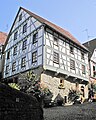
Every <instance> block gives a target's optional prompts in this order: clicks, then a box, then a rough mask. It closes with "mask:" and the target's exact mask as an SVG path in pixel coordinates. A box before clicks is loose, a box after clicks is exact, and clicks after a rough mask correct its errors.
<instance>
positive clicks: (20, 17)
mask: <svg viewBox="0 0 96 120" xmlns="http://www.w3.org/2000/svg"><path fill="white" fill-rule="evenodd" d="M21 20H22V13H21V14H20V15H19V21H21Z"/></svg>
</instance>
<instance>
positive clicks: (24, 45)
mask: <svg viewBox="0 0 96 120" xmlns="http://www.w3.org/2000/svg"><path fill="white" fill-rule="evenodd" d="M26 47H27V39H26V40H24V41H23V45H22V50H25V49H26Z"/></svg>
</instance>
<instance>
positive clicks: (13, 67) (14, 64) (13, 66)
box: [12, 62, 16, 72]
mask: <svg viewBox="0 0 96 120" xmlns="http://www.w3.org/2000/svg"><path fill="white" fill-rule="evenodd" d="M14 71H16V62H13V64H12V72H14Z"/></svg>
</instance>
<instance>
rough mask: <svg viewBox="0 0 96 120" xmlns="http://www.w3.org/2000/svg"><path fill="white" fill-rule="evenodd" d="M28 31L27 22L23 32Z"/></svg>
mask: <svg viewBox="0 0 96 120" xmlns="http://www.w3.org/2000/svg"><path fill="white" fill-rule="evenodd" d="M25 32H27V23H26V24H25V25H24V26H23V33H25Z"/></svg>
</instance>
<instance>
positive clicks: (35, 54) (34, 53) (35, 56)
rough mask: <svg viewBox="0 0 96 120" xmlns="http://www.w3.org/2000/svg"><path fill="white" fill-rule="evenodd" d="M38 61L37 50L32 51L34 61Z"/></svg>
mask: <svg viewBox="0 0 96 120" xmlns="http://www.w3.org/2000/svg"><path fill="white" fill-rule="evenodd" d="M34 62H37V51H35V52H33V53H32V63H34Z"/></svg>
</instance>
